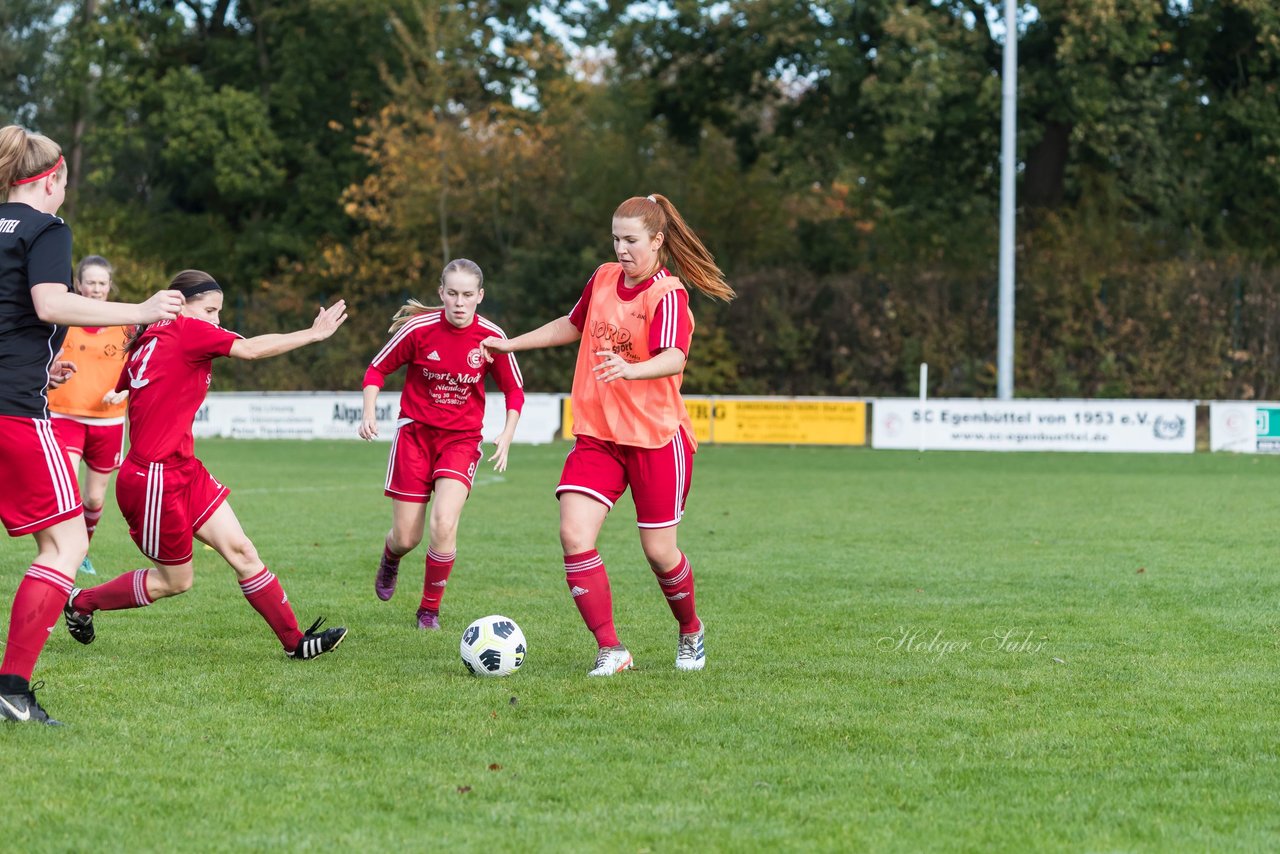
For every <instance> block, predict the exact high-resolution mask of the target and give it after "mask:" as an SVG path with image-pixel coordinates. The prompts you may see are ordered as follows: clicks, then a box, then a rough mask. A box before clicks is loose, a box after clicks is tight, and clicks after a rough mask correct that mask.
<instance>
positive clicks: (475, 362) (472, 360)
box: [467, 347, 484, 368]
mask: <svg viewBox="0 0 1280 854" xmlns="http://www.w3.org/2000/svg"><path fill="white" fill-rule="evenodd" d="M482 362H484V356H482V355H480V348H479V347H476V348H475V349H474V350H472V351H471V352H470V353H468V354H467V365H468V366H470V367H472V368H478V367H480V365H481V363H482Z"/></svg>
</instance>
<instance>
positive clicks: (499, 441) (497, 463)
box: [489, 432, 512, 471]
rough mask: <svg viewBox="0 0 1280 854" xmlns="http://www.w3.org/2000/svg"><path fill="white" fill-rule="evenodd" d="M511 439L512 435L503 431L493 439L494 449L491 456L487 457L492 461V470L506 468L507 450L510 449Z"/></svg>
mask: <svg viewBox="0 0 1280 854" xmlns="http://www.w3.org/2000/svg"><path fill="white" fill-rule="evenodd" d="M511 439H512V435H511V434H510V433H505V432H504V433H502V434H500V435H499V436H498V438H496V439H494V440H493V444H494V451H493V456H492V457H489V462H491V463H493V470H494V471H506V470H507V452H508V451H509V450H511Z"/></svg>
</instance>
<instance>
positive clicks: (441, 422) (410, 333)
mask: <svg viewBox="0 0 1280 854" xmlns="http://www.w3.org/2000/svg"><path fill="white" fill-rule="evenodd" d="M490 335H496V336H498V337H500V338H506V337H507V335H506V333H505V332H503V331H502V329H501V328H499V327H498V325H497V324H495V323H492V322H490V321H488V320H485V319H484V318H483V317H481V316H480V315H478V314H477V315H476V316H475V318H474V319H473V320H472V321H471V325H470V326H467V327H465V328H463V329H459V328H458V327H456V326H454V325H453V324H452V323H450V322H449V321H448V320H446V319H445V317H444V313H443V312H441V311H428V312H426V313H424V314H420V315H418V316H417V317H415V318H413V319H412V320H410V321H409V322H408V323H406V324H405V325H404V326H402V327H400V328H399V329H398V330H396V333H395V334H394V335H392V336H391V340H390V341H388V342H387V344H386V346H385V347H383V348H382V350H381V351H380V352H379V353H378V355H376V356H374V357H373V362H372V363H371V364H370V365H369V370H367V371H365V374H364V385H365V386H371V385H376V386H377V387H378V388H382V386H383V385H384V384H385V383H386V380H387V377H388V376H390V375H391V374H393V373H395V371H396V370H397V369H399V367H400V366H401V365H408V366H409V369H408V376H407V377H406V378H405V383H404V392H402V393H401V395H400V417H401V418H410V419H412V420H414V421H419V422H421V423H423V424H428V425H430V426H432V427H435V428H437V429H440V430H458V431H463V432H467V433H475V434H477V435H479V433H480V429H481V427H482V426H483V425H484V377H485V374H487V373H492V374H493V379H494V381H495V382H496V383H497V384H498V389H499V390H500V391H501V392H502V394H503V395H504V397H505V398H506V403H507V409H508V410H512V409H514V410H515V411H516V412H519V411H520V410H521V409H523V408H524V379H523V377H521V376H520V366H519V365H518V364H516V357H515V354H513V353H499V354H497V355H496V356H495V357H494V359H493V362H492V363H490V362H486V361H485V360H484V356H483V355H482V354H481V352H480V342H481V341H483V340H484V339H486V338H488V337H489V336H490Z"/></svg>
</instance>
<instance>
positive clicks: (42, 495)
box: [0, 415, 84, 537]
mask: <svg viewBox="0 0 1280 854" xmlns="http://www.w3.org/2000/svg"><path fill="white" fill-rule="evenodd" d="M0 471H3V472H4V485H3V488H0V521H2V522H4V527H5V530H7V531H8V532H9V536H11V537H20V536H22V535H23V534H34V533H35V532H36V531H43V530H44V529H45V528H49V527H52V526H54V525H56V524H58V523H59V522H64V521H66V520H67V519H74V518H75V517H77V516H80V515H81V514H83V513H84V508H83V507H82V506H81V504H80V488H79V486H77V485H76V473H75V470H74V469H72V468H71V461H70V460H68V459H67V453H66V451H64V450H62V446H61V445H59V444H58V439H57V437H56V436H54V433H53V425H52V424H51V423H49V421H47V420H45V419H43V418H17V417H14V416H9V415H0Z"/></svg>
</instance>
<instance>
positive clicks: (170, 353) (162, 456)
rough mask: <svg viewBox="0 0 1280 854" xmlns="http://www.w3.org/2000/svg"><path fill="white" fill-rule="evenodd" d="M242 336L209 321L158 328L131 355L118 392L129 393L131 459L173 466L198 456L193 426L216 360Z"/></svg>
mask: <svg viewBox="0 0 1280 854" xmlns="http://www.w3.org/2000/svg"><path fill="white" fill-rule="evenodd" d="M240 338H241V336H239V335H237V334H236V333H234V332H229V331H227V330H226V329H223V328H222V327H221V326H215V325H213V324H212V323H209V322H208V321H207V320H199V319H197V318H194V317H182V316H180V317H177V318H175V319H173V320H162V321H160V322H159V323H154V324H152V325H151V326H150V327H148V328H147V331H146V332H144V333H142V337H141V338H140V339H139V340H138V344H137V346H136V347H135V348H134V350H133V352H132V353H130V354H129V359H128V361H126V362H125V366H124V370H123V371H121V372H120V381H119V382H118V383H116V391H123V390H124V389H128V390H129V414H128V418H129V457H130V458H132V459H133V460H134V461H135V462H140V463H174V462H178V461H180V460H185V459H190V458H191V457H192V456H194V455H195V439H194V438H193V437H192V435H191V425H192V423H193V422H194V421H195V417H196V412H197V411H198V410H199V409H200V404H202V403H204V398H205V395H207V394H208V393H209V383H210V382H212V380H213V360H214V359H216V358H218V357H219V356H226V355H229V354H230V353H231V345H232V344H233V343H235V342H236V341H238V340H239V339H240Z"/></svg>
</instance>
